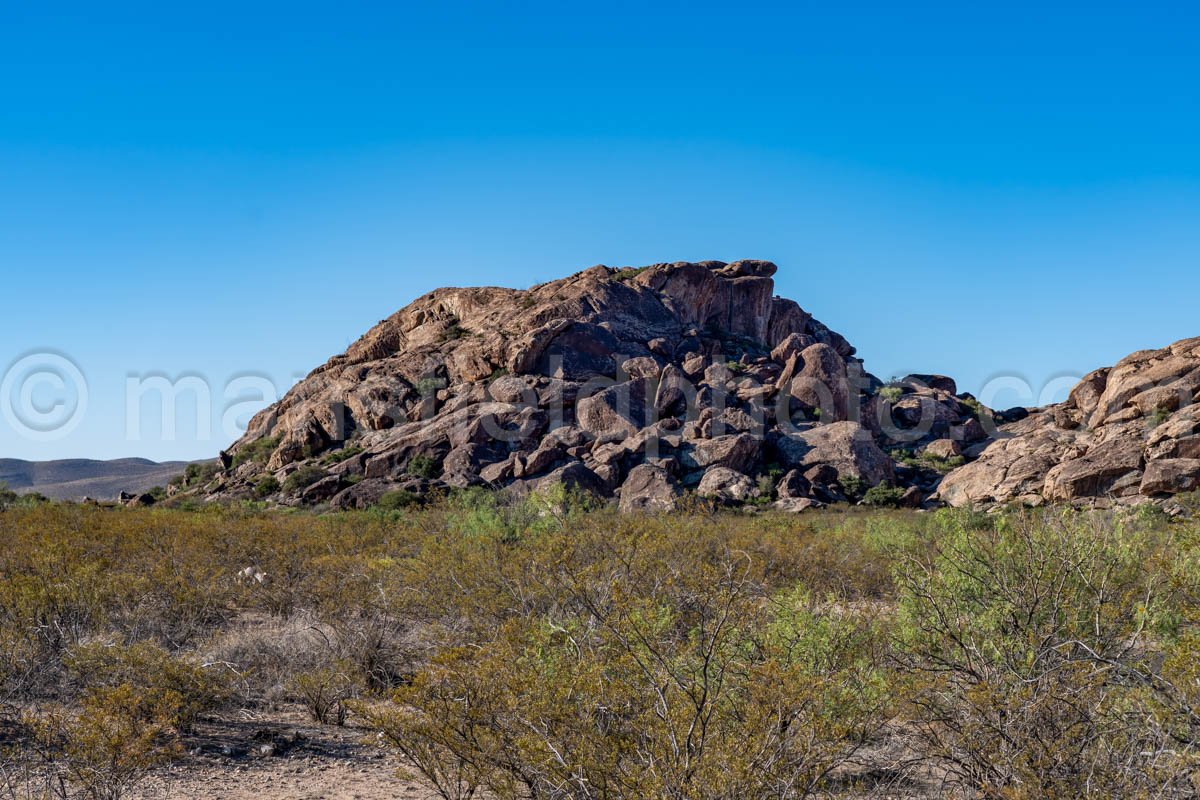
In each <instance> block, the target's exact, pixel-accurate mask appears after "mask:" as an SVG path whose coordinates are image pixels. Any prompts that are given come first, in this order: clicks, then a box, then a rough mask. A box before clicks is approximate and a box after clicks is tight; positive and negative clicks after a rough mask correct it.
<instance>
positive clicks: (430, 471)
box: [407, 455, 442, 479]
mask: <svg viewBox="0 0 1200 800" xmlns="http://www.w3.org/2000/svg"><path fill="white" fill-rule="evenodd" d="M407 472H408V474H409V475H412V476H413V477H416V478H426V479H431V478H436V477H437V476H438V475H441V474H442V466H441V464H439V463H438V462H437V461H436V460H434V459H432V458H430V457H429V456H425V455H415V456H413V457H412V458H411V459H409V462H408V468H407Z"/></svg>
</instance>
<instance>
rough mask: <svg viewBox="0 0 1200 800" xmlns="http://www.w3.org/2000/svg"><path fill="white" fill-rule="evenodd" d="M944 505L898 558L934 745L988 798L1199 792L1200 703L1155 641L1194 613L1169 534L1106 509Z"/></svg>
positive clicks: (922, 717)
mask: <svg viewBox="0 0 1200 800" xmlns="http://www.w3.org/2000/svg"><path fill="white" fill-rule="evenodd" d="M943 519H944V520H945V521H946V526H945V529H944V530H943V531H942V532H941V533H939V534H938V535H937V536H936V538H935V540H934V542H933V543H932V546H925V547H922V548H920V549H919V550H915V551H910V552H908V553H906V554H903V555H901V556H899V557H898V561H897V563H898V566H897V576H896V580H897V584H898V586H899V592H900V598H899V600H900V619H901V623H902V624H901V629H900V630H901V636H900V640H901V643H902V644H901V647H902V652H903V654H904V658H905V659H906V663H907V666H908V667H909V668H910V669H912V670H914V671H915V672H917V673H918V674H921V675H922V676H923V680H922V683H921V685H920V688H919V690H918V691H917V692H916V694H915V695H914V697H913V701H912V708H913V712H912V713H913V714H914V717H915V720H916V725H917V730H918V732H919V734H920V735H921V737H922V742H923V747H924V748H925V752H926V753H927V754H928V755H929V756H930V757H932V758H934V759H936V760H937V761H938V763H939V764H941V765H943V766H944V768H945V769H947V770H948V772H949V774H950V775H951V776H952V777H953V778H954V779H955V780H956V781H957V782H958V783H960V784H961V785H962V786H964V787H965V788H967V789H968V790H969V791H971V792H975V793H978V794H979V795H981V796H985V797H996V798H1001V797H1002V798H1035V797H1067V796H1072V797H1082V796H1103V797H1117V796H1120V797H1133V796H1150V795H1153V796H1163V795H1164V794H1166V795H1168V796H1170V795H1172V794H1173V793H1178V792H1180V791H1183V788H1181V784H1180V782H1181V781H1182V782H1183V783H1184V784H1186V783H1187V782H1188V778H1187V775H1188V772H1189V770H1194V769H1195V766H1196V765H1195V761H1194V757H1193V756H1192V755H1191V751H1193V750H1194V743H1195V742H1196V734H1197V728H1196V724H1195V717H1194V716H1192V714H1193V713H1194V712H1193V711H1192V710H1191V709H1190V708H1186V707H1183V706H1181V705H1180V704H1178V703H1177V702H1175V701H1174V700H1173V699H1172V695H1173V692H1171V691H1167V690H1166V684H1164V683H1163V682H1162V680H1161V678H1160V677H1159V676H1158V674H1157V670H1156V662H1158V661H1159V660H1160V657H1159V656H1156V655H1155V653H1156V650H1158V648H1159V646H1160V644H1161V642H1163V641H1169V640H1170V639H1171V637H1172V636H1173V632H1174V630H1175V627H1176V625H1177V623H1178V621H1179V616H1178V610H1177V609H1178V603H1177V602H1176V600H1177V598H1176V597H1174V596H1173V595H1174V593H1175V591H1176V590H1175V589H1173V588H1172V586H1171V582H1170V581H1168V580H1164V578H1165V576H1168V575H1170V574H1171V573H1172V572H1173V568H1172V566H1171V561H1172V560H1173V556H1172V555H1171V548H1170V543H1169V539H1168V538H1166V537H1165V536H1164V535H1163V534H1162V533H1161V532H1154V531H1151V532H1146V531H1142V532H1140V533H1134V532H1130V531H1129V530H1126V529H1124V528H1123V527H1121V526H1120V525H1118V524H1114V523H1113V522H1112V521H1111V519H1110V518H1107V517H1098V516H1088V517H1079V516H1074V515H1070V514H1064V515H1062V516H1055V515H1045V516H1011V517H1004V518H1000V519H998V520H997V521H996V523H995V524H994V525H993V526H992V527H991V528H989V529H978V528H972V527H968V526H966V525H963V524H961V520H960V518H958V517H955V516H950V515H946V516H943ZM1171 709H1173V710H1171ZM1161 715H1165V717H1166V718H1167V719H1169V720H1170V721H1169V722H1163V723H1160V724H1147V720H1148V719H1152V718H1155V717H1156V716H1161ZM1181 731H1182V732H1183V736H1184V739H1185V740H1186V741H1187V742H1188V744H1187V745H1186V746H1184V748H1183V749H1182V750H1180V749H1178V747H1179V744H1180V742H1179V736H1178V734H1179V732H1181ZM1189 761H1191V763H1190V764H1189V763H1188V762H1189Z"/></svg>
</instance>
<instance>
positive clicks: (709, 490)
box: [696, 466, 755, 503]
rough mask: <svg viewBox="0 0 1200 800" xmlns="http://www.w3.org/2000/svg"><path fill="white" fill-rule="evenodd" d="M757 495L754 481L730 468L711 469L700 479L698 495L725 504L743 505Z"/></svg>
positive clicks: (718, 467)
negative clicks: (742, 503)
mask: <svg viewBox="0 0 1200 800" xmlns="http://www.w3.org/2000/svg"><path fill="white" fill-rule="evenodd" d="M754 493H755V486H754V481H753V480H751V479H750V477H749V476H747V475H743V474H742V473H740V472H738V471H736V470H732V469H729V468H728V467H720V466H716V467H709V468H708V469H707V470H706V471H705V472H704V477H703V478H701V479H700V485H699V487H697V489H696V494H698V495H700V496H701V497H711V498H713V499H715V500H721V501H724V502H731V503H741V502H744V501H746V500H749V499H750V497H751V495H753V494H754Z"/></svg>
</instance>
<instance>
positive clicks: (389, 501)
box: [375, 489, 421, 511]
mask: <svg viewBox="0 0 1200 800" xmlns="http://www.w3.org/2000/svg"><path fill="white" fill-rule="evenodd" d="M420 503H421V497H420V495H418V494H416V493H415V492H410V491H408V490H407V489H393V490H392V491H390V492H384V493H383V495H381V496H380V498H379V501H378V502H377V503H376V504H375V505H376V507H377V508H381V509H383V510H384V511H400V510H402V509H405V508H409V507H410V506H415V505H420Z"/></svg>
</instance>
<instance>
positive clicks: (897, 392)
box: [876, 386, 904, 403]
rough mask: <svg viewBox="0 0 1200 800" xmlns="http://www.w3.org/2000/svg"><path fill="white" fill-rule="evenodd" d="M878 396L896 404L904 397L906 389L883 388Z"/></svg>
mask: <svg viewBox="0 0 1200 800" xmlns="http://www.w3.org/2000/svg"><path fill="white" fill-rule="evenodd" d="M876 394H878V395H879V396H880V397H882V398H883V399H884V400H885V401H887V402H889V403H895V402H896V401H897V400H899V399H900V398H901V397H903V396H904V389H903V388H901V387H899V386H881V387H880V388H879V391H878V392H877V393H876Z"/></svg>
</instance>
